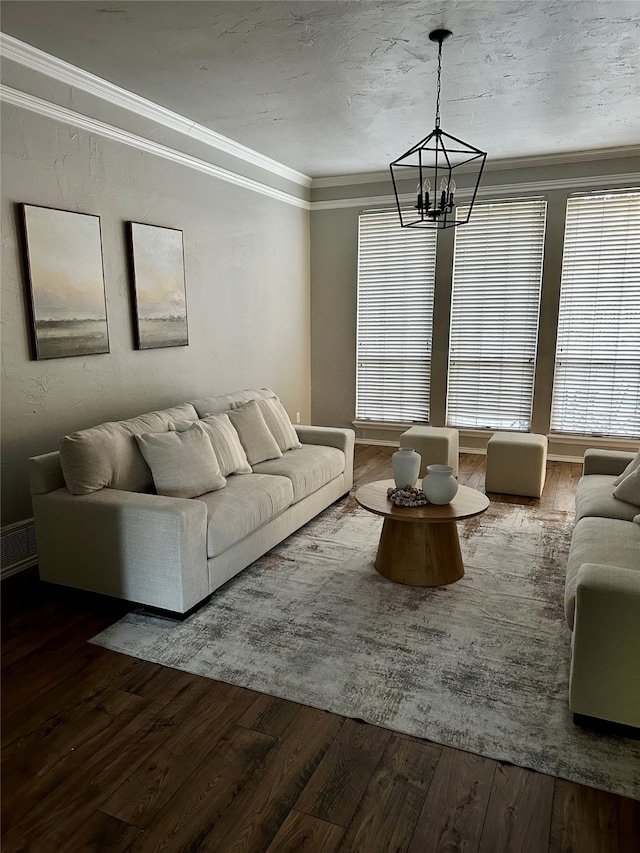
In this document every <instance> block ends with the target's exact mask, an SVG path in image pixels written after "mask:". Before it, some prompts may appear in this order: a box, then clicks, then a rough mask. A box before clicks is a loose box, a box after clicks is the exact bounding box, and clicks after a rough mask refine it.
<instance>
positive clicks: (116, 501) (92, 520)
mask: <svg viewBox="0 0 640 853" xmlns="http://www.w3.org/2000/svg"><path fill="white" fill-rule="evenodd" d="M33 509H34V519H35V524H36V539H37V544H38V564H39V567H40V576H41V578H42V580H45V581H52V582H53V583H61V584H65V585H68V586H73V587H78V588H80V589H87V590H90V591H93V592H99V593H102V594H104V595H112V596H115V597H117V598H124V599H126V600H128V601H135V602H139V603H142V604H147V605H150V606H154V607H159V608H162V609H165V610H172V611H176V612H179V613H185V612H186V611H187V610H190V609H191V608H192V607H193V606H195V605H196V604H197V603H198V602H199V601H201V600H202V599H203V598H205V597H206V596H207V595H208V594H209V577H208V568H207V507H206V505H205V504H204V503H203V502H202V501H198V500H188V499H186V498H170V497H165V496H162V495H150V494H141V493H138V492H125V491H119V490H117V489H101V490H100V491H98V492H93V493H91V494H89V495H72V494H70V492H69V491H68V490H67V489H66V488H62V489H58V490H57V491H54V492H49V493H48V494H46V495H37V494H36V495H34V496H33Z"/></svg>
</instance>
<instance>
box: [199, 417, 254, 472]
mask: <svg viewBox="0 0 640 853" xmlns="http://www.w3.org/2000/svg"><path fill="white" fill-rule="evenodd" d="M201 423H202V426H203V427H204V428H205V430H206V432H207V433H208V435H209V438H210V439H211V444H213V449H214V450H215V454H216V456H217V457H218V462H219V463H220V470H221V472H222V476H223V477H226V476H228V475H229V474H251V473H253V472H252V471H251V465H249V462H248V460H247V454H246V453H245V452H244V449H243V447H242V444H241V443H240V437H239V436H238V433H237V432H236V430H235V428H234V426H233V424H232V423H231V421H230V420H229V416H228V415H225V414H221V415H207V416H206V417H205V418H203V419H202V421H201Z"/></svg>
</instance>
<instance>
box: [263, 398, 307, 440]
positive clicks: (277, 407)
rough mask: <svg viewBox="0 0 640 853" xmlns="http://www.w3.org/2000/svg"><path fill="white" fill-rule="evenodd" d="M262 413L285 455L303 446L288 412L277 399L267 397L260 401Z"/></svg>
mask: <svg viewBox="0 0 640 853" xmlns="http://www.w3.org/2000/svg"><path fill="white" fill-rule="evenodd" d="M258 405H259V406H260V411H261V412H262V414H263V415H264V419H265V421H266V424H267V426H268V427H269V430H270V432H271V435H272V436H273V437H274V438H275V440H276V442H277V444H278V447H279V448H280V450H282V452H283V453H284V451H285V450H297V449H299V448H300V447H302V445H301V444H300V439H299V438H298V433H297V432H296V431H295V429H294V428H293V425H292V424H291V421H290V420H289V415H288V414H287V410H286V409H285V407H284V406H283V405H282V403H281V402H280V400H278V398H277V397H267V398H266V399H265V400H258Z"/></svg>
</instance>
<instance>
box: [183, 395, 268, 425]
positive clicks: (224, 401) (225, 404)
mask: <svg viewBox="0 0 640 853" xmlns="http://www.w3.org/2000/svg"><path fill="white" fill-rule="evenodd" d="M275 396H276V394H275V392H274V391H272V390H271V389H270V388H247V389H246V390H244V391H234V393H233V394H220V395H219V396H218V397H201V398H200V399H198V400H193V401H192V403H191V405H192V406H193V407H194V408H195V410H196V412H197V413H198V416H199V417H201V418H204V417H206V416H207V415H219V414H220V413H221V412H228V411H229V409H233V408H235V407H236V406H241V405H242V404H243V403H248V402H249V400H264V399H266V398H267V397H275Z"/></svg>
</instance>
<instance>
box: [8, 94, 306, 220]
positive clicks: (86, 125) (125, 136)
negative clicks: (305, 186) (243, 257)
mask: <svg viewBox="0 0 640 853" xmlns="http://www.w3.org/2000/svg"><path fill="white" fill-rule="evenodd" d="M0 101H4V102H5V103H7V104H11V105H12V106H15V107H21V108H22V109H25V110H29V111H30V112H33V113H37V114H38V115H41V116H45V117H46V118H50V119H53V120H54V121H59V122H62V123H63V124H69V125H73V126H74V127H79V128H81V129H82V130H86V131H88V132H89V133H97V134H99V135H100V136H104V137H106V138H107V139H112V140H114V141H115V142H120V143H122V144H123V145H128V146H129V147H131V148H135V149H136V150H137V151H145V152H147V153H148V154H154V155H155V156H156V157H162V158H163V159H165V160H170V161H171V162H172V163H177V164H178V165H180V166H186V167H188V168H189V169H195V170H196V171H197V172H203V173H204V174H205V175H210V176H211V177H213V178H219V179H220V180H221V181H226V182H227V183H229V184H234V185H235V186H238V187H243V188H244V189H247V190H252V191H253V192H256V193H260V195H266V196H268V197H269V198H274V199H277V200H278V201H283V202H285V204H291V205H293V206H294V207H300V208H302V209H303V210H310V209H311V208H310V204H309V202H308V201H306V199H303V198H297V197H296V196H294V195H290V194H289V193H286V192H283V191H282V190H278V189H275V188H274V187H270V186H268V184H262V183H260V182H259V181H254V180H253V179H252V178H245V177H244V176H243V175H238V174H236V173H235V172H230V171H229V170H228V169H223V168H222V167H221V166H214V165H213V164H212V163H208V162H207V161H206V160H199V159H198V158H197V157H192V156H191V155H190V154H184V153H183V152H182V151H176V150H175V149H174V148H168V147H167V146H166V145H160V144H159V143H158V142H152V141H151V140H150V139H145V138H144V137H143V136H137V135H136V134H135V133H129V131H127V130H122V129H121V128H119V127H113V126H112V125H110V124H107V123H106V122H103V121H99V120H98V119H93V118H89V117H88V116H83V115H81V114H80V113H76V112H73V111H72V110H68V109H67V108H66V107H60V106H57V105H56V104H51V103H49V101H44V100H42V99H41V98H36V97H35V96H34V95H27V94H26V93H25V92H19V91H18V90H17V89H11V88H10V87H9V86H5V85H3V84H0Z"/></svg>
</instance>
